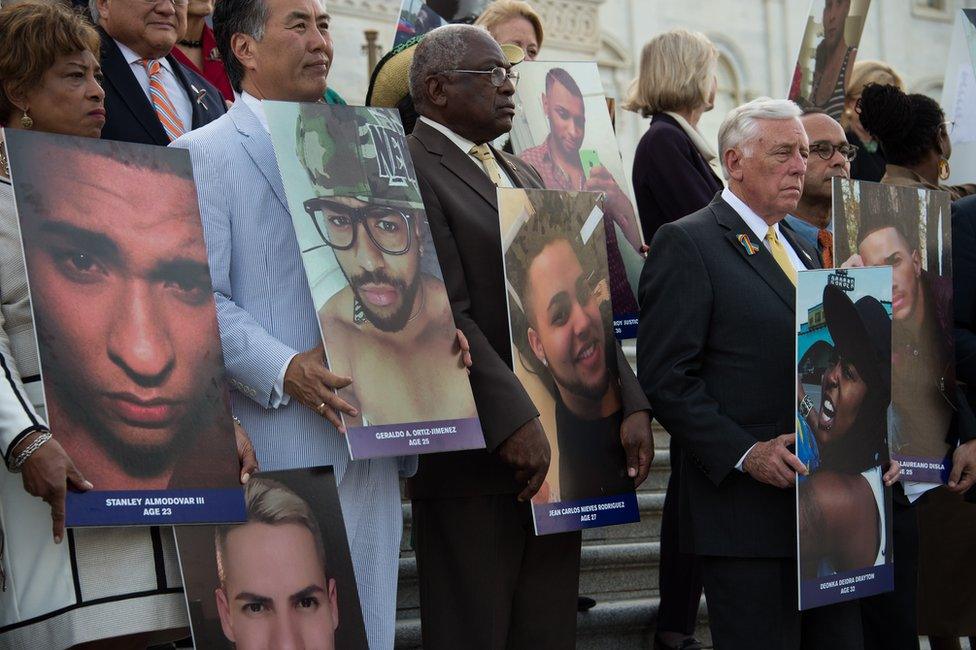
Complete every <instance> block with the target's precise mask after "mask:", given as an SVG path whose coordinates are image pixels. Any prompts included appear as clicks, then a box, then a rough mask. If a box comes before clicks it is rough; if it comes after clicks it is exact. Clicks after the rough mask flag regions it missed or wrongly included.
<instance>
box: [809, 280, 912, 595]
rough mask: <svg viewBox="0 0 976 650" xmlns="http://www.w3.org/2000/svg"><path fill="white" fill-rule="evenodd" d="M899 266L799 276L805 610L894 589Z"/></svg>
mask: <svg viewBox="0 0 976 650" xmlns="http://www.w3.org/2000/svg"><path fill="white" fill-rule="evenodd" d="M891 277H892V276H891V268H890V267H872V268H857V269H849V270H837V271H832V270H824V271H801V272H800V273H799V274H798V280H797V289H796V296H797V307H796V317H797V333H796V337H797V338H796V360H797V411H798V412H797V424H798V426H797V440H796V454H797V456H798V457H799V458H800V461H801V462H802V463H803V464H804V465H806V467H807V469H808V471H809V474H808V475H806V476H798V477H797V483H796V495H797V516H796V518H797V546H798V551H797V553H798V565H799V586H800V589H799V607H800V609H801V610H805V609H810V608H813V607H820V606H822V605H827V604H830V603H837V602H842V601H845V600H852V599H854V598H862V597H864V596H872V595H875V594H879V593H882V592H885V591H891V590H892V589H894V572H893V566H892V552H891V533H892V531H891V524H892V521H891V490H890V488H886V487H885V486H884V483H883V480H882V476H883V474H884V471H885V466H886V465H887V462H888V446H887V438H886V432H887V413H888V405H889V403H890V400H891V315H890V311H891V307H892V302H891V293H892V289H891Z"/></svg>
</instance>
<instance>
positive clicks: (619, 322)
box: [613, 314, 638, 341]
mask: <svg viewBox="0 0 976 650" xmlns="http://www.w3.org/2000/svg"><path fill="white" fill-rule="evenodd" d="M637 317H638V314H624V315H623V316H622V317H618V315H617V314H614V315H613V335H614V336H616V337H617V340H618V341H626V340H629V339H636V338H637Z"/></svg>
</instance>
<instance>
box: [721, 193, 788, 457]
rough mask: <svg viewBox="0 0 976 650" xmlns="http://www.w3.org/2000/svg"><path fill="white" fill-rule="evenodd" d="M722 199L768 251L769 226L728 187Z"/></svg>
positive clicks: (780, 235)
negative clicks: (767, 236) (767, 234)
mask: <svg viewBox="0 0 976 650" xmlns="http://www.w3.org/2000/svg"><path fill="white" fill-rule="evenodd" d="M722 199H723V200H724V201H725V202H726V203H728V204H729V205H730V206H732V209H733V210H735V212H736V214H738V215H739V216H740V217H742V220H743V221H745V222H746V225H747V226H748V227H749V230H751V231H752V233H753V234H754V235H755V236H756V238H757V239H759V241H761V242H762V243H763V245H764V246H765V247H766V250H769V242H768V241H767V240H766V233H767V232H768V231H769V224H767V223H766V222H765V221H764V220H763V218H762V217H760V216H759V215H758V214H756V213H755V212H754V211H753V209H752V208H750V207H749V206H748V205H746V204H745V203H743V202H742V199H740V198H739V197H737V196H736V195H735V194H734V193H733V192H732V190H730V189H729V188H728V187H726V188H725V189H724V190H722ZM773 229H774V230H775V231H776V237H777V238H778V239H779V241H780V242H781V243H782V244H783V248H785V249H786V256H787V257H789V258H790V264H792V265H793V268H794V269H796V270H797V271H805V270H806V268H807V267H806V266H804V264H803V262H801V261H800V258H799V256H798V255H797V254H796V251H795V250H793V245H792V244H790V242H789V240H788V239H786V238H785V237H783V233H781V232H780V230H779V224H778V223H776V224H773ZM757 444H758V443H757ZM755 446H756V445H753V446H752V447H749V449H747V450H746V453H744V454H742V458H740V459H739V462H738V463H736V464H735V468H736V469H737V470H739V471H740V472H744V471H745V470H744V469H742V463H743V462H745V460H746V456H748V455H749V452H750V451H752V449H753V447H755Z"/></svg>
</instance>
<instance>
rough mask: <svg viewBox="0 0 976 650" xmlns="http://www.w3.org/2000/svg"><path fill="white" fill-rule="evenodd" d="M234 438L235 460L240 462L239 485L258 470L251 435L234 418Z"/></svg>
mask: <svg viewBox="0 0 976 650" xmlns="http://www.w3.org/2000/svg"><path fill="white" fill-rule="evenodd" d="M234 440H236V441H237V460H238V461H239V462H240V464H241V485H244V484H245V483H247V481H248V479H250V478H251V474H253V473H254V472H256V471H258V456H257V454H255V453H254V445H252V444H251V437H250V436H249V435H247V431H245V430H244V427H243V426H241V423H240V422H238V421H237V420H234Z"/></svg>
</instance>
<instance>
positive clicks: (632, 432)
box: [620, 411, 654, 489]
mask: <svg viewBox="0 0 976 650" xmlns="http://www.w3.org/2000/svg"><path fill="white" fill-rule="evenodd" d="M620 443H621V444H622V445H623V446H624V451H626V452H627V476H629V477H630V478H632V479H634V488H635V489H636V488H639V487H640V485H641V483H643V482H644V480H645V479H646V478H647V473H648V472H649V471H650V469H651V461H652V460H654V439H653V437H652V436H651V418H650V416H649V415H648V414H647V411H638V412H637V413H631V414H630V415H628V416H627V417H625V418H624V421H623V424H621V425H620Z"/></svg>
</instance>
